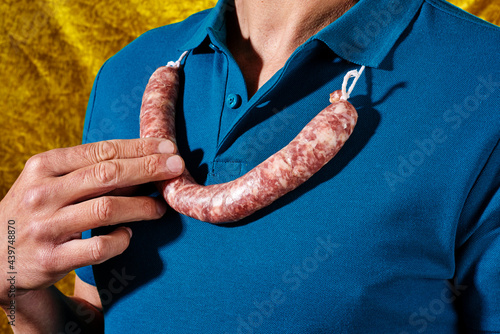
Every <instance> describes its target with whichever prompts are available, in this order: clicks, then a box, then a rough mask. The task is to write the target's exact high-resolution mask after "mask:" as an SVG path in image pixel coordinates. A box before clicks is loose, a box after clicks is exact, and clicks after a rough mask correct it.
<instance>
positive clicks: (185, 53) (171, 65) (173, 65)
mask: <svg viewBox="0 0 500 334" xmlns="http://www.w3.org/2000/svg"><path fill="white" fill-rule="evenodd" d="M188 52H189V51H184V52H183V53H182V54H181V56H180V57H179V59H177V61H169V62H168V63H167V66H168V67H179V66H181V61H182V58H184V57H185V56H186V55H187V54H188Z"/></svg>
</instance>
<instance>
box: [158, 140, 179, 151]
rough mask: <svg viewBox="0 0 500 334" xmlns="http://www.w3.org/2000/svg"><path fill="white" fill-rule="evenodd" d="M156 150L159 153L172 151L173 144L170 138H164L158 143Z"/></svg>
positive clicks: (173, 149)
mask: <svg viewBox="0 0 500 334" xmlns="http://www.w3.org/2000/svg"><path fill="white" fill-rule="evenodd" d="M158 151H159V152H160V153H174V152H175V146H174V143H172V142H171V141H170V140H164V141H162V142H161V143H160V145H158Z"/></svg>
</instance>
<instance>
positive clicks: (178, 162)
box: [167, 155, 182, 173]
mask: <svg viewBox="0 0 500 334" xmlns="http://www.w3.org/2000/svg"><path fill="white" fill-rule="evenodd" d="M167 168H168V169H169V170H170V171H171V172H173V173H178V172H180V171H181V170H182V159H181V157H180V156H178V155H173V156H171V157H170V158H168V159H167Z"/></svg>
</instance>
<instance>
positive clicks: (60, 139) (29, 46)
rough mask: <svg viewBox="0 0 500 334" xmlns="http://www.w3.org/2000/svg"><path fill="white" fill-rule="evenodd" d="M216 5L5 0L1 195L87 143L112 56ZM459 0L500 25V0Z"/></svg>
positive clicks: (0, 32)
mask: <svg viewBox="0 0 500 334" xmlns="http://www.w3.org/2000/svg"><path fill="white" fill-rule="evenodd" d="M215 2H216V0H190V1H186V0H168V1H161V0H122V1H116V0H114V1H110V0H3V1H2V2H1V3H0V46H1V47H0V101H1V102H0V103H1V112H0V198H3V196H4V195H5V194H6V193H7V191H8V189H9V188H10V186H11V185H12V184H13V182H14V181H15V179H16V178H17V176H18V175H19V173H20V172H21V170H22V168H23V166H24V163H25V161H26V160H27V159H28V158H29V157H30V156H32V155H34V154H36V153H39V152H43V151H47V150H50V149H52V148H56V147H66V146H73V145H78V144H79V143H80V138H81V134H82V127H83V120H84V114H85V108H86V105H87V99H88V96H89V94H90V90H91V88H92V82H93V80H94V77H95V75H96V74H97V71H98V69H99V67H100V66H101V65H102V64H103V63H104V61H105V60H106V59H107V58H109V57H110V56H112V55H113V54H115V53H116V52H117V51H118V50H120V49H121V48H122V47H123V46H125V45H126V44H128V43H129V42H130V41H132V40H133V39H134V38H135V37H137V36H138V35H140V34H141V33H143V32H145V31H147V30H149V29H152V28H155V27H158V26H162V25H165V24H169V23H173V22H176V21H179V20H182V19H184V18H185V17H187V16H188V15H190V14H192V13H194V12H197V11H200V10H202V9H205V8H209V7H213V6H214V5H215ZM452 3H454V4H456V5H458V6H460V7H462V8H463V9H465V10H467V11H469V12H471V13H473V14H475V15H477V16H479V17H481V18H483V19H486V20H489V21H490V22H492V23H495V24H497V25H500V0H452ZM0 235H1V234H0ZM1 259H2V254H1V251H0V260H1ZM73 281H74V273H72V274H70V275H68V276H67V277H66V278H65V279H63V280H62V281H61V282H59V284H58V286H59V288H60V289H61V290H62V291H63V292H64V293H66V294H71V293H72V286H73ZM0 316H2V318H0V332H1V333H11V331H10V329H9V328H8V325H7V324H6V320H5V319H6V318H5V316H4V314H3V312H0Z"/></svg>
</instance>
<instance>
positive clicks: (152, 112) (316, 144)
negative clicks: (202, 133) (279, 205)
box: [140, 64, 358, 224]
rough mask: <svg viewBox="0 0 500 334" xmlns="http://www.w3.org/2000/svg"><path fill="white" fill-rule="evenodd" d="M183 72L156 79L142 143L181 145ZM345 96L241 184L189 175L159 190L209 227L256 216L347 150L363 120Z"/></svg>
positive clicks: (170, 70) (162, 71)
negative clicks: (178, 119)
mask: <svg viewBox="0 0 500 334" xmlns="http://www.w3.org/2000/svg"><path fill="white" fill-rule="evenodd" d="M177 65H178V64H177ZM178 71H179V66H163V67H160V68H159V69H157V70H156V71H155V73H153V75H152V76H151V78H150V80H149V83H148V85H147V87H146V90H145V92H144V96H143V103H142V107H141V120H140V129H141V137H159V138H166V139H170V140H172V141H173V142H174V143H175V142H176V140H175V104H176V102H177V93H178V90H179V74H178ZM341 96H342V91H340V90H338V91H335V92H333V93H332V94H331V95H330V102H331V104H330V105H329V106H327V107H326V108H325V109H323V110H322V111H321V112H320V113H319V114H318V115H316V116H315V117H314V118H313V119H312V120H311V121H310V122H309V123H308V124H307V125H306V126H305V127H304V128H303V129H302V131H301V132H300V133H299V134H298V135H297V136H296V137H295V138H294V139H293V140H292V141H291V142H290V143H289V144H288V145H287V146H285V147H284V148H282V149H281V150H280V151H278V152H277V153H275V154H274V155H272V156H271V157H269V158H268V159H266V160H265V161H264V162H262V163H261V164H259V165H258V166H256V167H255V168H254V169H252V170H251V171H249V172H248V173H246V174H245V175H243V176H241V177H240V178H238V179H236V180H234V181H231V182H227V183H222V184H214V185H209V186H202V185H199V184H197V183H196V181H195V180H194V179H193V178H192V177H191V175H190V174H189V172H188V171H187V169H186V170H185V171H184V173H183V174H182V175H181V176H179V177H176V178H174V179H172V180H167V181H163V182H159V183H158V184H157V186H158V189H159V190H160V191H161V192H162V194H163V196H164V197H165V200H166V201H167V203H168V204H169V205H170V206H171V207H172V208H173V209H174V210H176V211H177V212H180V213H182V214H185V215H187V216H190V217H193V218H196V219H198V220H202V221H205V222H210V223H214V224H220V223H226V222H234V221H238V220H240V219H243V218H245V217H247V216H249V215H251V214H252V213H254V212H255V211H257V210H259V209H261V208H263V207H266V206H268V205H269V204H271V203H272V202H274V201H275V200H276V199H278V198H279V197H281V196H283V195H284V194H286V193H288V192H289V191H292V190H294V189H295V188H297V187H298V186H299V185H301V184H302V183H304V182H305V181H306V180H307V179H309V178H310V177H311V176H312V175H313V174H314V173H316V172H317V171H318V170H320V169H321V167H323V166H324V165H325V164H326V163H327V162H328V161H330V160H331V159H332V158H333V157H334V156H335V155H336V154H337V152H338V151H339V150H340V149H341V148H342V146H343V145H344V143H345V142H346V140H347V139H348V138H349V136H350V135H351V133H352V131H353V129H354V126H355V125H356V121H357V118H358V114H357V112H356V109H355V108H354V107H353V106H352V104H351V103H349V102H348V101H346V100H343V99H342V98H341Z"/></svg>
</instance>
